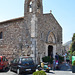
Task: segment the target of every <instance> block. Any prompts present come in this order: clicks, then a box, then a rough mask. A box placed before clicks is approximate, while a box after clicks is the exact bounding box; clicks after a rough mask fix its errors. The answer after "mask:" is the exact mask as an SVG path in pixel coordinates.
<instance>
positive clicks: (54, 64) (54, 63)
mask: <svg viewBox="0 0 75 75" xmlns="http://www.w3.org/2000/svg"><path fill="white" fill-rule="evenodd" d="M55 66H56V62H55V59H54V60H53V70H55Z"/></svg>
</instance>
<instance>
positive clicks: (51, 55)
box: [48, 45, 53, 57]
mask: <svg viewBox="0 0 75 75" xmlns="http://www.w3.org/2000/svg"><path fill="white" fill-rule="evenodd" d="M48 56H50V57H53V46H52V45H49V46H48Z"/></svg>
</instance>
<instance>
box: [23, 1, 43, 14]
mask: <svg viewBox="0 0 75 75" xmlns="http://www.w3.org/2000/svg"><path fill="white" fill-rule="evenodd" d="M28 12H31V13H40V14H43V6H42V0H25V5H24V14H25V13H28Z"/></svg>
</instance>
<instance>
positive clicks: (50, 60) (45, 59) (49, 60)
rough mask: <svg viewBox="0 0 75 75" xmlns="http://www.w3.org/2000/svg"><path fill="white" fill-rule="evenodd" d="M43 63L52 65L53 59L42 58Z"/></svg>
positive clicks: (48, 57)
mask: <svg viewBox="0 0 75 75" xmlns="http://www.w3.org/2000/svg"><path fill="white" fill-rule="evenodd" d="M42 60H43V62H50V63H51V64H52V63H53V58H50V56H45V57H43V58H42Z"/></svg>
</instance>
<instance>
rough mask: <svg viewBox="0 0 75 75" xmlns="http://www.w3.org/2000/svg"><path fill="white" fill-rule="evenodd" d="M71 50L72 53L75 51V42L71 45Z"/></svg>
mask: <svg viewBox="0 0 75 75" xmlns="http://www.w3.org/2000/svg"><path fill="white" fill-rule="evenodd" d="M71 50H72V52H73V51H75V40H74V41H73V42H72V44H71Z"/></svg>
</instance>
